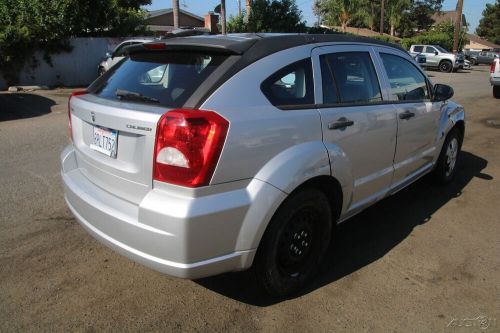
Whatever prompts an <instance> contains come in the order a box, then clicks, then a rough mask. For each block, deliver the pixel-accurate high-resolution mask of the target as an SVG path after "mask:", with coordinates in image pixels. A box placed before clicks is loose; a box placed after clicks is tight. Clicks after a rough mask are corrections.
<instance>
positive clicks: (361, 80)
mask: <svg viewBox="0 0 500 333" xmlns="http://www.w3.org/2000/svg"><path fill="white" fill-rule="evenodd" d="M320 63H321V72H322V77H323V103H326V104H330V103H333V104H334V103H373V102H379V101H381V100H382V95H381V93H380V86H379V83H378V79H377V75H376V73H375V68H374V67H373V63H372V60H371V57H370V54H369V53H368V52H342V53H332V54H327V55H322V56H320Z"/></svg>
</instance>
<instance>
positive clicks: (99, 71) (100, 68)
mask: <svg viewBox="0 0 500 333" xmlns="http://www.w3.org/2000/svg"><path fill="white" fill-rule="evenodd" d="M104 73H106V70H105V69H104V67H99V69H98V70H97V76H98V77H99V76H102V75H103V74H104Z"/></svg>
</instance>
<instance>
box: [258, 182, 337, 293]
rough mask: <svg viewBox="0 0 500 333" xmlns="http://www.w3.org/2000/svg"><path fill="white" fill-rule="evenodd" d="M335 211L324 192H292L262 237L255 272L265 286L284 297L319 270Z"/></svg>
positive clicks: (302, 284)
mask: <svg viewBox="0 0 500 333" xmlns="http://www.w3.org/2000/svg"><path fill="white" fill-rule="evenodd" d="M332 216H333V214H332V211H331V207H330V204H329V202H328V199H327V198H326V196H325V194H323V192H321V191H319V190H317V189H314V188H306V189H303V190H300V191H299V192H296V193H292V194H291V195H290V196H289V197H288V198H287V199H286V200H285V201H284V202H283V204H282V205H281V206H280V208H279V209H278V210H277V212H276V213H275V215H274V216H273V218H272V220H271V222H270V223H269V226H268V227H267V229H266V232H265V233H264V236H263V237H262V240H261V243H260V245H259V249H258V250H257V254H256V257H255V261H254V267H253V268H254V272H255V274H256V278H257V281H258V283H259V285H260V286H261V287H262V289H263V290H264V291H265V292H266V293H267V294H269V295H271V296H275V297H276V296H277V297H283V296H286V295H290V294H293V293H295V292H297V291H298V290H300V289H302V288H303V287H304V286H305V285H306V284H307V282H309V281H310V280H311V279H312V278H313V277H314V276H315V275H316V274H317V272H318V270H319V267H320V264H321V262H322V261H323V259H324V257H325V255H326V252H327V250H328V247H329V244H330V239H331V235H332Z"/></svg>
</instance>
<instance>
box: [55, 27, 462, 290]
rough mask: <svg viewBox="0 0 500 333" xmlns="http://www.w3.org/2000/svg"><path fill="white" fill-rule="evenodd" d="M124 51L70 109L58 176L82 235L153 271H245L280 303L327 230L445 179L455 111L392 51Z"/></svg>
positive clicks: (303, 47) (245, 40)
mask: <svg viewBox="0 0 500 333" xmlns="http://www.w3.org/2000/svg"><path fill="white" fill-rule="evenodd" d="M128 54H129V57H128V58H126V59H125V60H124V61H122V62H120V63H119V64H118V65H116V66H114V67H112V68H111V69H110V70H109V71H108V72H107V73H106V74H105V75H103V76H101V77H100V78H99V79H97V80H96V81H95V82H94V83H92V85H90V86H89V87H88V89H87V90H86V91H83V92H79V93H75V94H74V96H72V97H71V98H70V102H69V117H70V119H69V124H70V133H71V136H72V143H71V144H70V145H68V146H67V147H66V148H65V150H64V151H63V152H62V154H61V162H62V178H63V181H64V186H65V198H66V201H67V204H68V206H69V208H70V209H71V211H72V212H73V214H74V215H75V217H76V218H77V220H78V221H79V222H80V223H81V225H82V226H83V227H84V228H86V229H87V231H88V232H89V233H90V234H92V235H93V236H94V237H95V238H97V239H98V240H100V241H101V242H103V243H104V244H106V245H108V246H110V247H111V248H113V249H115V250H116V251H117V252H119V253H121V254H123V255H125V256H127V257H129V258H131V259H132V260H135V261H137V262H139V263H142V264H144V265H146V266H148V267H151V268H152V269H155V270H157V271H160V272H163V273H166V274H169V275H173V276H177V277H182V278H189V279H196V278H201V277H206V276H210V275H215V274H219V273H223V272H228V271H238V270H245V269H248V268H250V267H252V268H253V270H254V272H255V274H256V277H257V280H258V281H259V283H260V285H261V286H262V287H263V288H264V290H266V291H267V292H268V293H270V294H272V295H279V296H281V295H287V294H290V293H293V292H295V291H297V290H298V289H300V288H302V287H303V286H304V285H305V284H306V283H307V282H308V281H310V280H311V279H312V278H313V277H314V276H315V275H316V273H317V272H318V268H319V266H320V264H321V262H322V261H323V259H324V258H325V256H326V253H327V248H328V246H329V244H330V241H331V234H332V230H333V229H334V226H335V225H336V224H337V223H340V222H342V221H345V220H347V219H348V218H350V217H351V216H353V215H355V214H357V213H359V212H361V211H362V210H363V209H365V208H367V207H369V206H370V205H372V204H374V203H375V202H377V201H379V200H381V199H383V198H386V197H388V196H389V195H392V194H394V193H396V192H397V191H399V190H401V189H402V188H404V187H405V186H407V185H409V184H411V183H412V182H414V181H416V180H417V179H419V178H420V177H422V176H423V175H425V174H428V173H432V174H433V176H434V178H435V179H436V180H437V181H438V182H439V183H447V182H450V181H451V180H452V179H453V176H454V174H455V171H456V168H457V164H456V163H457V158H458V155H459V152H460V147H461V145H462V140H463V137H464V128H465V126H464V109H463V107H462V106H460V105H458V104H457V103H455V102H453V101H451V100H450V98H451V97H452V95H453V90H452V89H451V88H450V87H449V86H446V85H440V84H436V85H433V84H432V83H431V82H430V80H429V79H428V78H427V76H426V74H425V73H424V72H423V71H422V70H421V69H420V67H419V66H418V65H417V64H416V63H415V62H414V61H413V59H412V58H411V57H410V55H408V53H406V52H405V51H404V50H403V49H400V48H399V47H397V46H394V45H393V44H388V43H384V42H381V41H376V40H371V39H365V38H360V37H350V36H344V35H265V34H264V35H262V34H258V35H255V34H253V35H229V36H202V37H187V38H172V39H169V40H168V42H167V43H165V42H163V41H159V42H154V43H147V44H141V45H136V46H132V47H130V48H129V49H128ZM346 255H348V254H347V253H346Z"/></svg>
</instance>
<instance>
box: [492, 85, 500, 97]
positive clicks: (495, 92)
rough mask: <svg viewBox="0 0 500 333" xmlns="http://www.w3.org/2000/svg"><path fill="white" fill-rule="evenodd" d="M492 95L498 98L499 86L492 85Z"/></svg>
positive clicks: (499, 95) (499, 94)
mask: <svg viewBox="0 0 500 333" xmlns="http://www.w3.org/2000/svg"><path fill="white" fill-rule="evenodd" d="M493 97H495V98H500V86H493Z"/></svg>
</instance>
